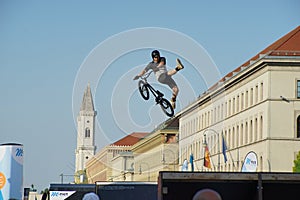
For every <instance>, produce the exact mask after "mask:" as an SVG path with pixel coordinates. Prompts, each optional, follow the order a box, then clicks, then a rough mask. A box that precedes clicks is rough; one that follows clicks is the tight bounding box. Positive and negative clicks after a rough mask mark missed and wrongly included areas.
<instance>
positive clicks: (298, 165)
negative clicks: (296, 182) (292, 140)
mask: <svg viewBox="0 0 300 200" xmlns="http://www.w3.org/2000/svg"><path fill="white" fill-rule="evenodd" d="M293 172H300V151H299V152H298V154H297V158H296V160H294V167H293Z"/></svg>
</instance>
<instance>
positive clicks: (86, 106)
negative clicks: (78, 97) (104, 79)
mask: <svg viewBox="0 0 300 200" xmlns="http://www.w3.org/2000/svg"><path fill="white" fill-rule="evenodd" d="M80 111H94V103H93V98H92V92H91V87H90V84H88V86H87V88H86V90H85V92H84V95H83V100H82V103H81V107H80Z"/></svg>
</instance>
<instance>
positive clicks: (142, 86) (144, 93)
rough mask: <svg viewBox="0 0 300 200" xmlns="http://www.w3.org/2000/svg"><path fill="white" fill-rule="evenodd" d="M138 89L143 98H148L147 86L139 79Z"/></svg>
mask: <svg viewBox="0 0 300 200" xmlns="http://www.w3.org/2000/svg"><path fill="white" fill-rule="evenodd" d="M139 91H140V93H141V96H142V97H143V99H145V100H148V99H149V97H150V95H149V89H148V87H147V84H145V82H144V81H142V80H140V81H139Z"/></svg>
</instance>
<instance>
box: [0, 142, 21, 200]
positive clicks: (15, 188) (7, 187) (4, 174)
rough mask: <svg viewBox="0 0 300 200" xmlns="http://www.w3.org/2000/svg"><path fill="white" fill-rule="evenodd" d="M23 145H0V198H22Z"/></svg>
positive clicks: (3, 199) (4, 199) (5, 199)
mask: <svg viewBox="0 0 300 200" xmlns="http://www.w3.org/2000/svg"><path fill="white" fill-rule="evenodd" d="M22 194H23V145H22V144H14V143H8V144H1V145H0V200H7V199H22Z"/></svg>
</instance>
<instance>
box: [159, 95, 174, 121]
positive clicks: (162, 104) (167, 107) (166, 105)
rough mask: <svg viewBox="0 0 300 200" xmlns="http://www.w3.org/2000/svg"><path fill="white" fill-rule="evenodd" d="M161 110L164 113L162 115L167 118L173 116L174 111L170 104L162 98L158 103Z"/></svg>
mask: <svg viewBox="0 0 300 200" xmlns="http://www.w3.org/2000/svg"><path fill="white" fill-rule="evenodd" d="M159 104H160V107H161V109H162V110H163V111H164V113H165V114H166V115H167V116H169V117H173V115H174V109H173V107H172V105H171V103H170V102H169V101H168V100H167V99H165V98H162V99H161V101H160V102H159Z"/></svg>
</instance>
